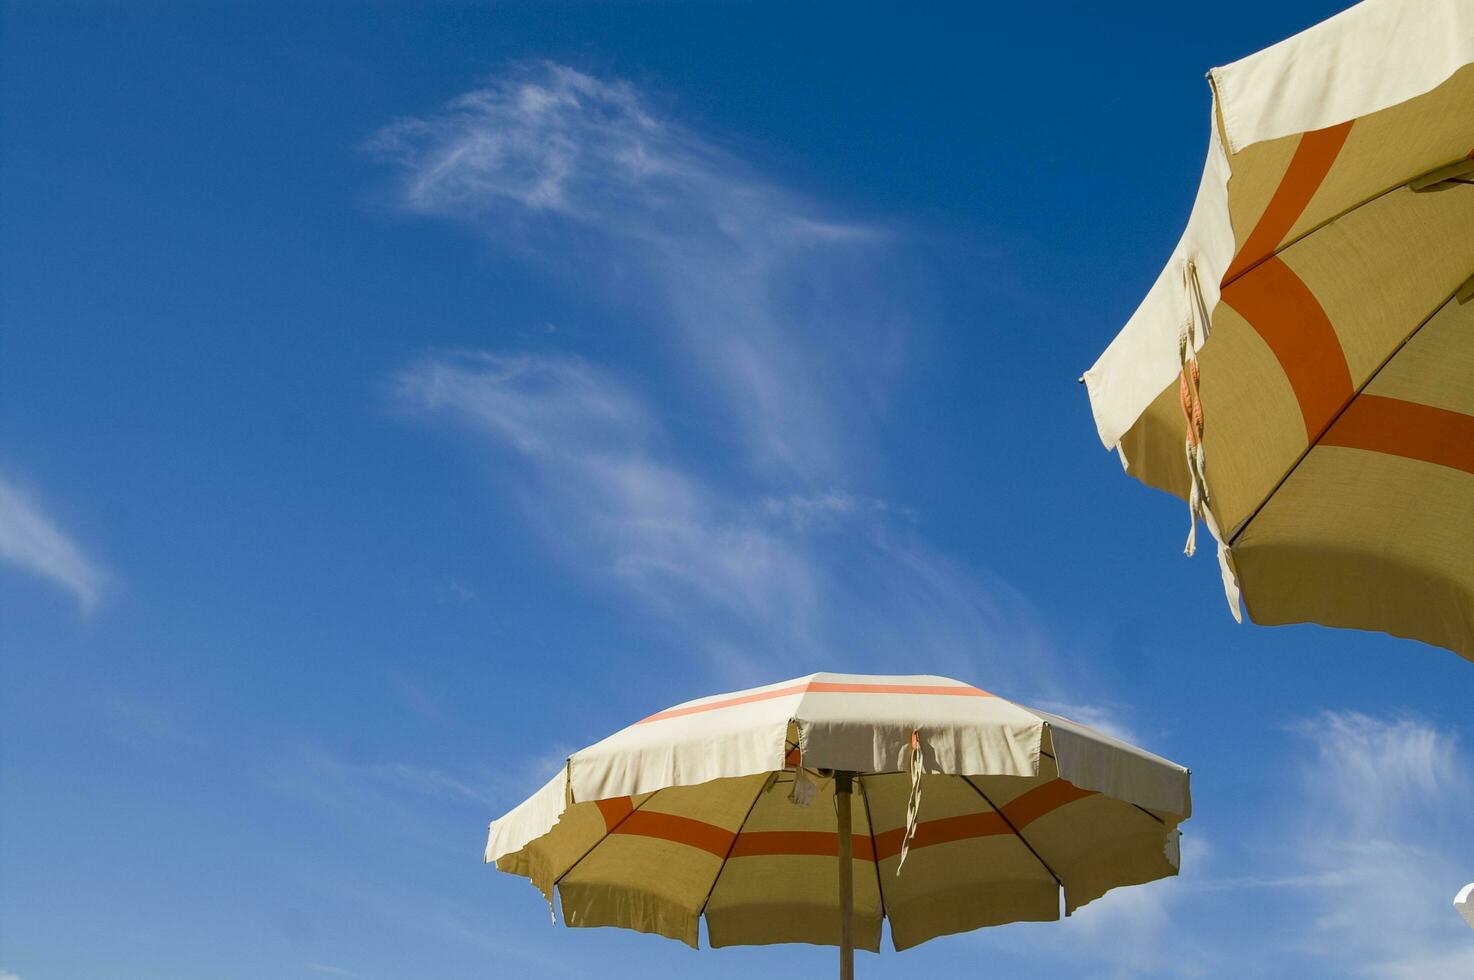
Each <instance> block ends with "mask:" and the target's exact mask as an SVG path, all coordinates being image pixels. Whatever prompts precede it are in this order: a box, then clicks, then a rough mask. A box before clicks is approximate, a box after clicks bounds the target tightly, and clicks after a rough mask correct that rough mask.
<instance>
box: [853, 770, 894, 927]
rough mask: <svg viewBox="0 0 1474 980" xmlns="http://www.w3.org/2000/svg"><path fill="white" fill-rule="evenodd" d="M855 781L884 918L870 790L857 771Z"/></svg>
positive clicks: (883, 901)
mask: <svg viewBox="0 0 1474 980" xmlns="http://www.w3.org/2000/svg"><path fill="white" fill-rule="evenodd" d="M855 782H856V783H857V784H858V785H859V787H860V799H862V800H864V801H865V825H866V826H867V827H868V828H869V829H870V855H871V857H873V858H875V860H874V861H873V862H871V863H873V864H874V865H875V891H876V893H877V894H878V895H879V896H880V917H881V918H882V919H884V918H885V917H886V915H885V889H884V888H883V887H881V884H880V880H881V878H882V875H881V873H880V854H879V853H878V851H877V850H876V847H875V820H874V819H872V818H871V816H870V791H869V790H867V789H866V788H865V782H864V779H863V777H861V776H860V775H859V774H858V773H857V774H856V775H855Z"/></svg>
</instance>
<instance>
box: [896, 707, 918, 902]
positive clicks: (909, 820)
mask: <svg viewBox="0 0 1474 980" xmlns="http://www.w3.org/2000/svg"><path fill="white" fill-rule="evenodd" d="M920 813H921V732H920V731H916V730H913V731H912V732H911V793H910V795H909V796H907V797H906V835H905V836H904V837H902V838H901V860H900V863H898V864H897V865H896V877H898V878H899V877H900V876H901V869H902V868H903V867H905V866H906V855H907V854H909V853H911V838H913V837H915V836H916V818H917V816H918V815H919V814H920Z"/></svg>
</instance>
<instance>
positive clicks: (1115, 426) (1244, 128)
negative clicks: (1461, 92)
mask: <svg viewBox="0 0 1474 980" xmlns="http://www.w3.org/2000/svg"><path fill="white" fill-rule="evenodd" d="M1471 63H1474V0H1365V2H1363V3H1360V4H1358V5H1356V6H1355V7H1352V8H1351V9H1349V10H1346V11H1343V12H1342V13H1340V14H1337V15H1336V16H1335V17H1332V18H1330V19H1329V20H1327V21H1324V22H1322V23H1320V24H1317V25H1315V26H1314V27H1312V28H1310V29H1309V30H1306V31H1304V32H1302V33H1300V34H1297V35H1295V36H1294V37H1292V38H1289V39H1288V40H1285V41H1281V42H1280V43H1279V44H1276V45H1273V46H1272V47H1269V48H1265V49H1264V50H1263V51H1260V52H1258V53H1257V54H1253V55H1250V56H1249V57H1247V58H1244V59H1243V60H1241V61H1236V62H1234V63H1233V64H1231V65H1227V66H1225V67H1223V68H1215V69H1213V70H1212V71H1211V72H1210V73H1209V78H1210V79H1211V81H1212V87H1213V89H1214V102H1213V110H1214V111H1213V116H1212V117H1211V118H1212V119H1213V120H1215V124H1214V125H1213V126H1212V130H1211V135H1210V137H1209V144H1208V159H1207V163H1206V164H1205V165H1204V168H1203V178H1202V182H1201V183H1200V184H1199V187H1198V196H1197V199H1196V200H1195V201H1194V202H1193V209H1192V214H1191V215H1190V216H1189V218H1188V222H1187V229H1186V231H1184V232H1183V235H1182V240H1181V241H1179V242H1178V244H1177V248H1176V249H1175V250H1174V251H1173V253H1172V257H1171V259H1170V260H1169V261H1168V263H1167V267H1166V268H1165V269H1163V270H1162V274H1161V275H1160V276H1158V277H1157V281H1156V283H1155V284H1154V285H1153V286H1152V288H1151V290H1150V291H1149V292H1148V293H1147V295H1146V298H1145V299H1144V300H1142V303H1141V305H1140V306H1139V307H1138V308H1137V310H1136V312H1135V313H1134V314H1133V315H1132V317H1131V319H1130V320H1129V321H1127V323H1126V326H1125V327H1124V328H1123V329H1122V330H1121V332H1120V333H1119V334H1117V336H1116V338H1115V340H1113V341H1112V342H1111V345H1110V346H1109V347H1107V348H1106V350H1105V353H1103V354H1102V355H1101V356H1100V359H1099V360H1098V361H1096V363H1095V365H1094V366H1093V367H1092V368H1091V369H1090V370H1089V371H1087V372H1085V376H1084V377H1083V378H1082V379H1081V380H1083V381H1084V382H1085V385H1086V388H1087V390H1088V391H1089V394H1090V407H1091V411H1092V412H1093V413H1094V415H1095V426H1096V429H1097V431H1098V432H1099V434H1100V439H1101V442H1103V443H1104V444H1105V446H1106V448H1107V449H1118V448H1119V446H1120V442H1121V438H1122V436H1124V435H1125V434H1126V433H1127V432H1128V431H1129V430H1130V429H1131V427H1132V426H1133V425H1135V424H1136V422H1137V420H1138V419H1139V418H1141V415H1142V413H1143V412H1145V411H1146V409H1147V407H1148V406H1149V405H1151V403H1152V401H1153V400H1154V399H1155V398H1156V397H1157V396H1158V395H1160V394H1161V393H1162V391H1163V390H1164V389H1165V388H1166V387H1167V386H1168V385H1169V384H1171V383H1172V380H1173V378H1174V377H1176V376H1177V374H1178V372H1179V370H1180V369H1181V364H1180V363H1179V361H1178V357H1177V342H1178V335H1179V331H1180V330H1181V327H1182V324H1183V322H1184V320H1185V318H1186V317H1187V316H1188V313H1189V308H1188V303H1189V302H1190V300H1189V298H1188V296H1187V295H1185V290H1184V289H1183V288H1182V283H1183V274H1184V269H1185V267H1186V264H1187V263H1188V262H1189V261H1190V262H1192V263H1193V264H1194V266H1195V267H1196V268H1197V270H1198V285H1199V288H1200V290H1201V292H1202V295H1203V302H1204V305H1205V306H1206V308H1207V310H1208V311H1209V312H1210V313H1211V312H1212V311H1214V310H1215V309H1216V308H1217V306H1218V299H1219V283H1221V282H1222V281H1223V275H1224V273H1225V272H1227V271H1228V266H1229V263H1230V262H1232V261H1233V250H1234V239H1233V228H1232V225H1231V224H1230V222H1229V216H1228V178H1229V174H1230V168H1229V161H1228V156H1229V154H1228V153H1226V152H1225V150H1224V146H1223V143H1222V142H1221V139H1220V136H1219V132H1218V126H1217V125H1216V120H1217V119H1218V118H1219V116H1220V115H1221V117H1222V119H1223V129H1224V131H1225V134H1226V138H1227V140H1228V143H1229V150H1230V152H1232V153H1237V152H1239V151H1240V150H1242V149H1243V148H1244V147H1246V146H1249V145H1251V144H1254V143H1259V142H1263V141H1265V140H1270V139H1278V138H1280V137H1283V136H1290V135H1293V134H1295V133H1304V132H1310V131H1312V130H1317V129H1325V128H1326V127H1328V126H1335V125H1338V124H1340V123H1343V122H1346V121H1347V120H1349V119H1356V118H1359V117H1361V116H1365V115H1368V114H1370V113H1373V112H1377V111H1379V110H1381V109H1386V108H1390V107H1391V106H1394V105H1397V104H1399V103H1402V102H1406V101H1407V100H1409V99H1413V98H1416V97H1418V96H1419V95H1423V94H1425V93H1427V92H1429V91H1432V90H1433V89H1435V88H1437V87H1438V86H1439V85H1441V84H1442V83H1443V82H1445V81H1447V80H1448V79H1449V78H1450V77H1451V76H1452V75H1453V74H1454V73H1455V72H1457V71H1458V70H1459V69H1461V68H1463V67H1464V66H1465V65H1468V64H1471ZM1204 339H1206V336H1205V335H1203V336H1200V338H1199V343H1198V346H1199V347H1200V348H1201V346H1202V341H1203V340H1204ZM1126 464H1127V460H1126V459H1125V457H1124V456H1123V457H1122V465H1123V466H1125V465H1126Z"/></svg>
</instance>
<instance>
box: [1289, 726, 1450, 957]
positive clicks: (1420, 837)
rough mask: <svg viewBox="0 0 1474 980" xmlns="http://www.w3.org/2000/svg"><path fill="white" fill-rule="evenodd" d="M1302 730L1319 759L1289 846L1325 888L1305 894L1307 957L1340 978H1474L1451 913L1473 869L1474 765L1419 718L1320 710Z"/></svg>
mask: <svg viewBox="0 0 1474 980" xmlns="http://www.w3.org/2000/svg"><path fill="white" fill-rule="evenodd" d="M1300 732H1301V734H1302V735H1303V736H1304V737H1305V738H1307V739H1309V740H1311V742H1312V744H1313V745H1314V747H1315V757H1314V759H1313V761H1312V762H1311V763H1309V764H1308V765H1306V767H1305V769H1304V773H1303V786H1304V795H1303V798H1302V799H1300V800H1299V801H1297V805H1296V806H1295V807H1294V808H1293V811H1292V812H1297V813H1299V814H1300V816H1301V820H1302V821H1303V822H1302V824H1301V827H1300V829H1299V832H1298V834H1297V836H1296V838H1295V840H1296V843H1297V845H1298V847H1299V849H1300V851H1301V852H1302V854H1303V861H1304V864H1305V866H1306V870H1307V871H1308V872H1310V873H1313V874H1320V875H1323V876H1325V878H1326V881H1327V884H1326V885H1325V886H1324V887H1321V888H1317V889H1315V890H1314V891H1313V892H1311V894H1310V904H1311V911H1312V912H1313V916H1312V921H1313V923H1314V925H1313V928H1312V930H1311V932H1310V934H1309V936H1308V938H1307V942H1308V944H1309V946H1310V948H1311V949H1312V951H1313V952H1315V953H1316V954H1317V955H1319V956H1323V957H1327V958H1334V959H1335V960H1336V961H1338V962H1340V963H1342V964H1343V965H1344V969H1345V975H1347V976H1357V977H1367V978H1377V980H1401V978H1413V977H1455V976H1474V943H1471V942H1470V940H1469V935H1468V930H1467V928H1466V927H1465V926H1464V924H1463V923H1462V922H1461V921H1460V920H1459V918H1458V916H1457V915H1454V914H1453V913H1452V912H1451V911H1450V909H1449V896H1450V895H1452V894H1454V893H1455V892H1456V891H1457V890H1458V888H1459V887H1460V885H1461V884H1462V883H1463V881H1464V880H1466V879H1467V878H1468V875H1469V869H1470V867H1474V839H1471V838H1470V835H1469V825H1468V815H1469V813H1470V812H1471V806H1470V804H1471V803H1474V758H1470V757H1469V754H1468V753H1467V751H1466V750H1465V749H1464V748H1463V747H1462V746H1461V745H1460V744H1459V742H1458V740H1457V738H1456V737H1455V735H1454V733H1453V732H1450V731H1447V730H1441V729H1439V728H1436V727H1435V726H1433V725H1431V724H1429V723H1428V722H1426V721H1422V720H1419V719H1415V718H1401V719H1394V720H1386V719H1378V718H1372V717H1368V716H1366V715H1362V714H1356V713H1333V712H1327V713H1324V714H1322V715H1320V716H1318V717H1316V718H1314V719H1312V720H1310V721H1308V722H1306V723H1305V724H1304V725H1303V726H1301V728H1300Z"/></svg>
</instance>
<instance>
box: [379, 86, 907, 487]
mask: <svg viewBox="0 0 1474 980" xmlns="http://www.w3.org/2000/svg"><path fill="white" fill-rule="evenodd" d="M371 145H372V147H373V148H374V149H375V150H376V151H377V152H379V153H380V154H382V155H383V156H384V157H386V158H387V159H389V160H391V161H393V162H395V163H396V164H398V165H399V167H400V168H401V170H402V173H403V183H402V185H401V188H400V194H401V197H400V200H401V203H402V204H403V206H405V207H407V208H409V209H411V210H413V211H415V212H418V213H422V214H428V215H435V216H439V217H445V218H449V219H452V220H456V221H460V222H465V223H469V224H470V225H471V226H473V227H474V228H476V229H477V230H478V231H480V232H481V233H483V234H484V235H486V236H487V237H488V238H490V239H491V240H493V241H494V242H496V243H497V244H498V245H499V246H500V247H503V248H507V249H511V250H515V251H516V252H517V253H519V254H522V255H524V256H527V257H530V258H531V259H532V260H533V261H535V262H538V263H541V264H543V265H544V266H545V267H546V268H548V269H549V270H552V271H554V272H555V273H556V274H559V275H565V276H569V277H570V278H571V279H575V280H576V281H577V284H578V285H579V286H580V287H582V288H585V289H589V288H592V289H594V290H595V291H600V290H602V298H603V299H604V300H605V301H607V302H608V303H610V304H611V305H613V306H615V307H618V308H624V309H632V310H635V311H636V312H637V313H638V315H639V316H640V317H641V319H642V320H644V321H646V322H648V323H649V324H650V325H651V326H653V327H655V328H656V329H658V330H660V331H662V336H664V337H665V338H667V339H669V340H670V341H672V342H673V345H674V348H675V349H676V350H677V351H679V352H680V354H681V356H683V357H684V358H687V359H689V360H690V361H691V362H692V364H693V365H694V366H695V368H696V370H697V372H698V377H699V379H700V381H701V383H700V384H698V385H694V386H693V388H692V394H693V395H694V396H696V397H698V398H703V399H707V400H711V399H710V396H711V395H713V394H715V395H716V396H717V397H716V399H715V401H716V402H717V403H718V407H719V408H720V409H721V410H722V411H723V412H725V414H726V416H727V419H728V425H729V426H730V427H732V428H735V429H736V430H737V431H738V432H740V433H741V434H742V435H743V436H744V437H745V440H746V444H747V445H748V446H749V448H750V449H751V451H752V453H753V454H754V455H755V457H756V458H757V459H758V460H759V461H760V462H762V463H764V464H770V465H772V466H776V467H777V468H778V469H780V470H782V471H784V472H791V473H797V474H801V475H805V476H819V477H823V476H824V475H825V474H829V473H832V472H833V471H834V468H835V467H836V466H837V465H838V464H839V463H840V462H841V461H843V460H844V459H845V457H846V456H847V455H852V454H854V452H855V447H854V445H853V443H854V440H855V433H856V431H857V427H856V426H855V425H854V422H855V420H856V419H859V418H862V417H863V416H864V415H866V414H867V411H868V403H869V401H870V400H871V399H872V398H873V397H875V396H876V393H877V390H878V389H877V385H878V384H879V385H882V386H883V384H884V380H885V378H886V377H887V376H888V375H889V373H890V370H891V367H890V366H891V365H892V364H893V363H894V362H895V361H896V359H897V357H898V350H899V347H900V342H901V337H902V335H903V333H904V331H903V330H901V329H899V323H900V322H901V320H902V315H901V312H900V311H901V308H902V307H901V304H902V303H904V302H905V300H904V299H902V298H900V297H899V296H897V293H898V290H897V288H896V283H895V280H894V278H892V279H890V280H889V281H887V280H886V277H884V276H883V275H882V274H880V263H881V262H882V261H883V260H884V259H885V258H886V255H885V250H884V248H883V244H884V242H885V240H886V239H887V238H888V237H889V236H888V234H887V233H886V232H884V231H882V230H880V229H878V228H874V227H871V226H868V225H864V224H860V223H855V222H848V221H844V220H841V219H836V218H832V217H829V216H827V215H825V214H824V213H823V209H822V208H821V207H820V206H819V205H818V204H817V203H816V202H815V201H813V200H811V199H809V198H808V197H807V196H806V195H803V194H800V193H797V192H794V191H792V190H789V189H787V188H785V187H782V186H780V185H778V184H776V183H774V182H772V181H770V180H767V179H765V178H763V177H762V176H760V175H759V174H757V173H755V172H754V171H753V169H752V168H750V167H748V166H746V165H745V164H744V163H743V162H742V161H741V160H739V159H738V158H736V157H735V156H733V155H732V154H730V153H729V152H727V151H725V150H723V149H721V148H719V147H718V146H717V145H716V144H715V143H714V142H713V141H712V140H710V139H707V138H705V137H703V136H701V135H699V134H697V133H695V132H694V131H692V130H691V129H689V128H688V127H686V126H683V125H681V124H680V123H678V122H676V121H675V120H673V119H672V118H670V117H669V115H668V114H667V113H665V112H663V111H661V109H660V108H658V107H657V106H655V105H652V104H651V100H649V99H648V98H646V97H645V96H644V95H643V94H642V93H640V92H639V91H637V90H636V89H635V88H633V87H632V86H630V85H628V84H626V83H623V82H620V81H608V80H603V79H599V78H594V77H592V76H590V75H586V74H584V73H581V72H578V71H575V70H573V69H571V68H568V67H565V66H561V65H556V64H536V65H526V66H522V67H521V68H519V69H516V70H514V71H511V72H509V73H508V74H506V75H505V76H503V77H500V78H497V79H495V80H492V81H491V82H489V83H488V84H487V85H486V86H485V87H483V88H480V89H477V90H475V91H472V92H468V93H466V94H464V95H462V96H461V97H459V98H457V99H455V100H454V101H453V102H451V103H450V104H449V105H448V106H446V107H445V108H444V109H443V110H442V111H440V112H438V113H435V114H433V115H429V116H425V117H423V118H415V119H404V120H400V121H398V122H396V123H394V124H393V125H390V126H388V127H386V128H384V129H383V130H382V131H380V132H379V133H378V134H377V136H376V137H375V138H374V139H373V140H372V141H371Z"/></svg>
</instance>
